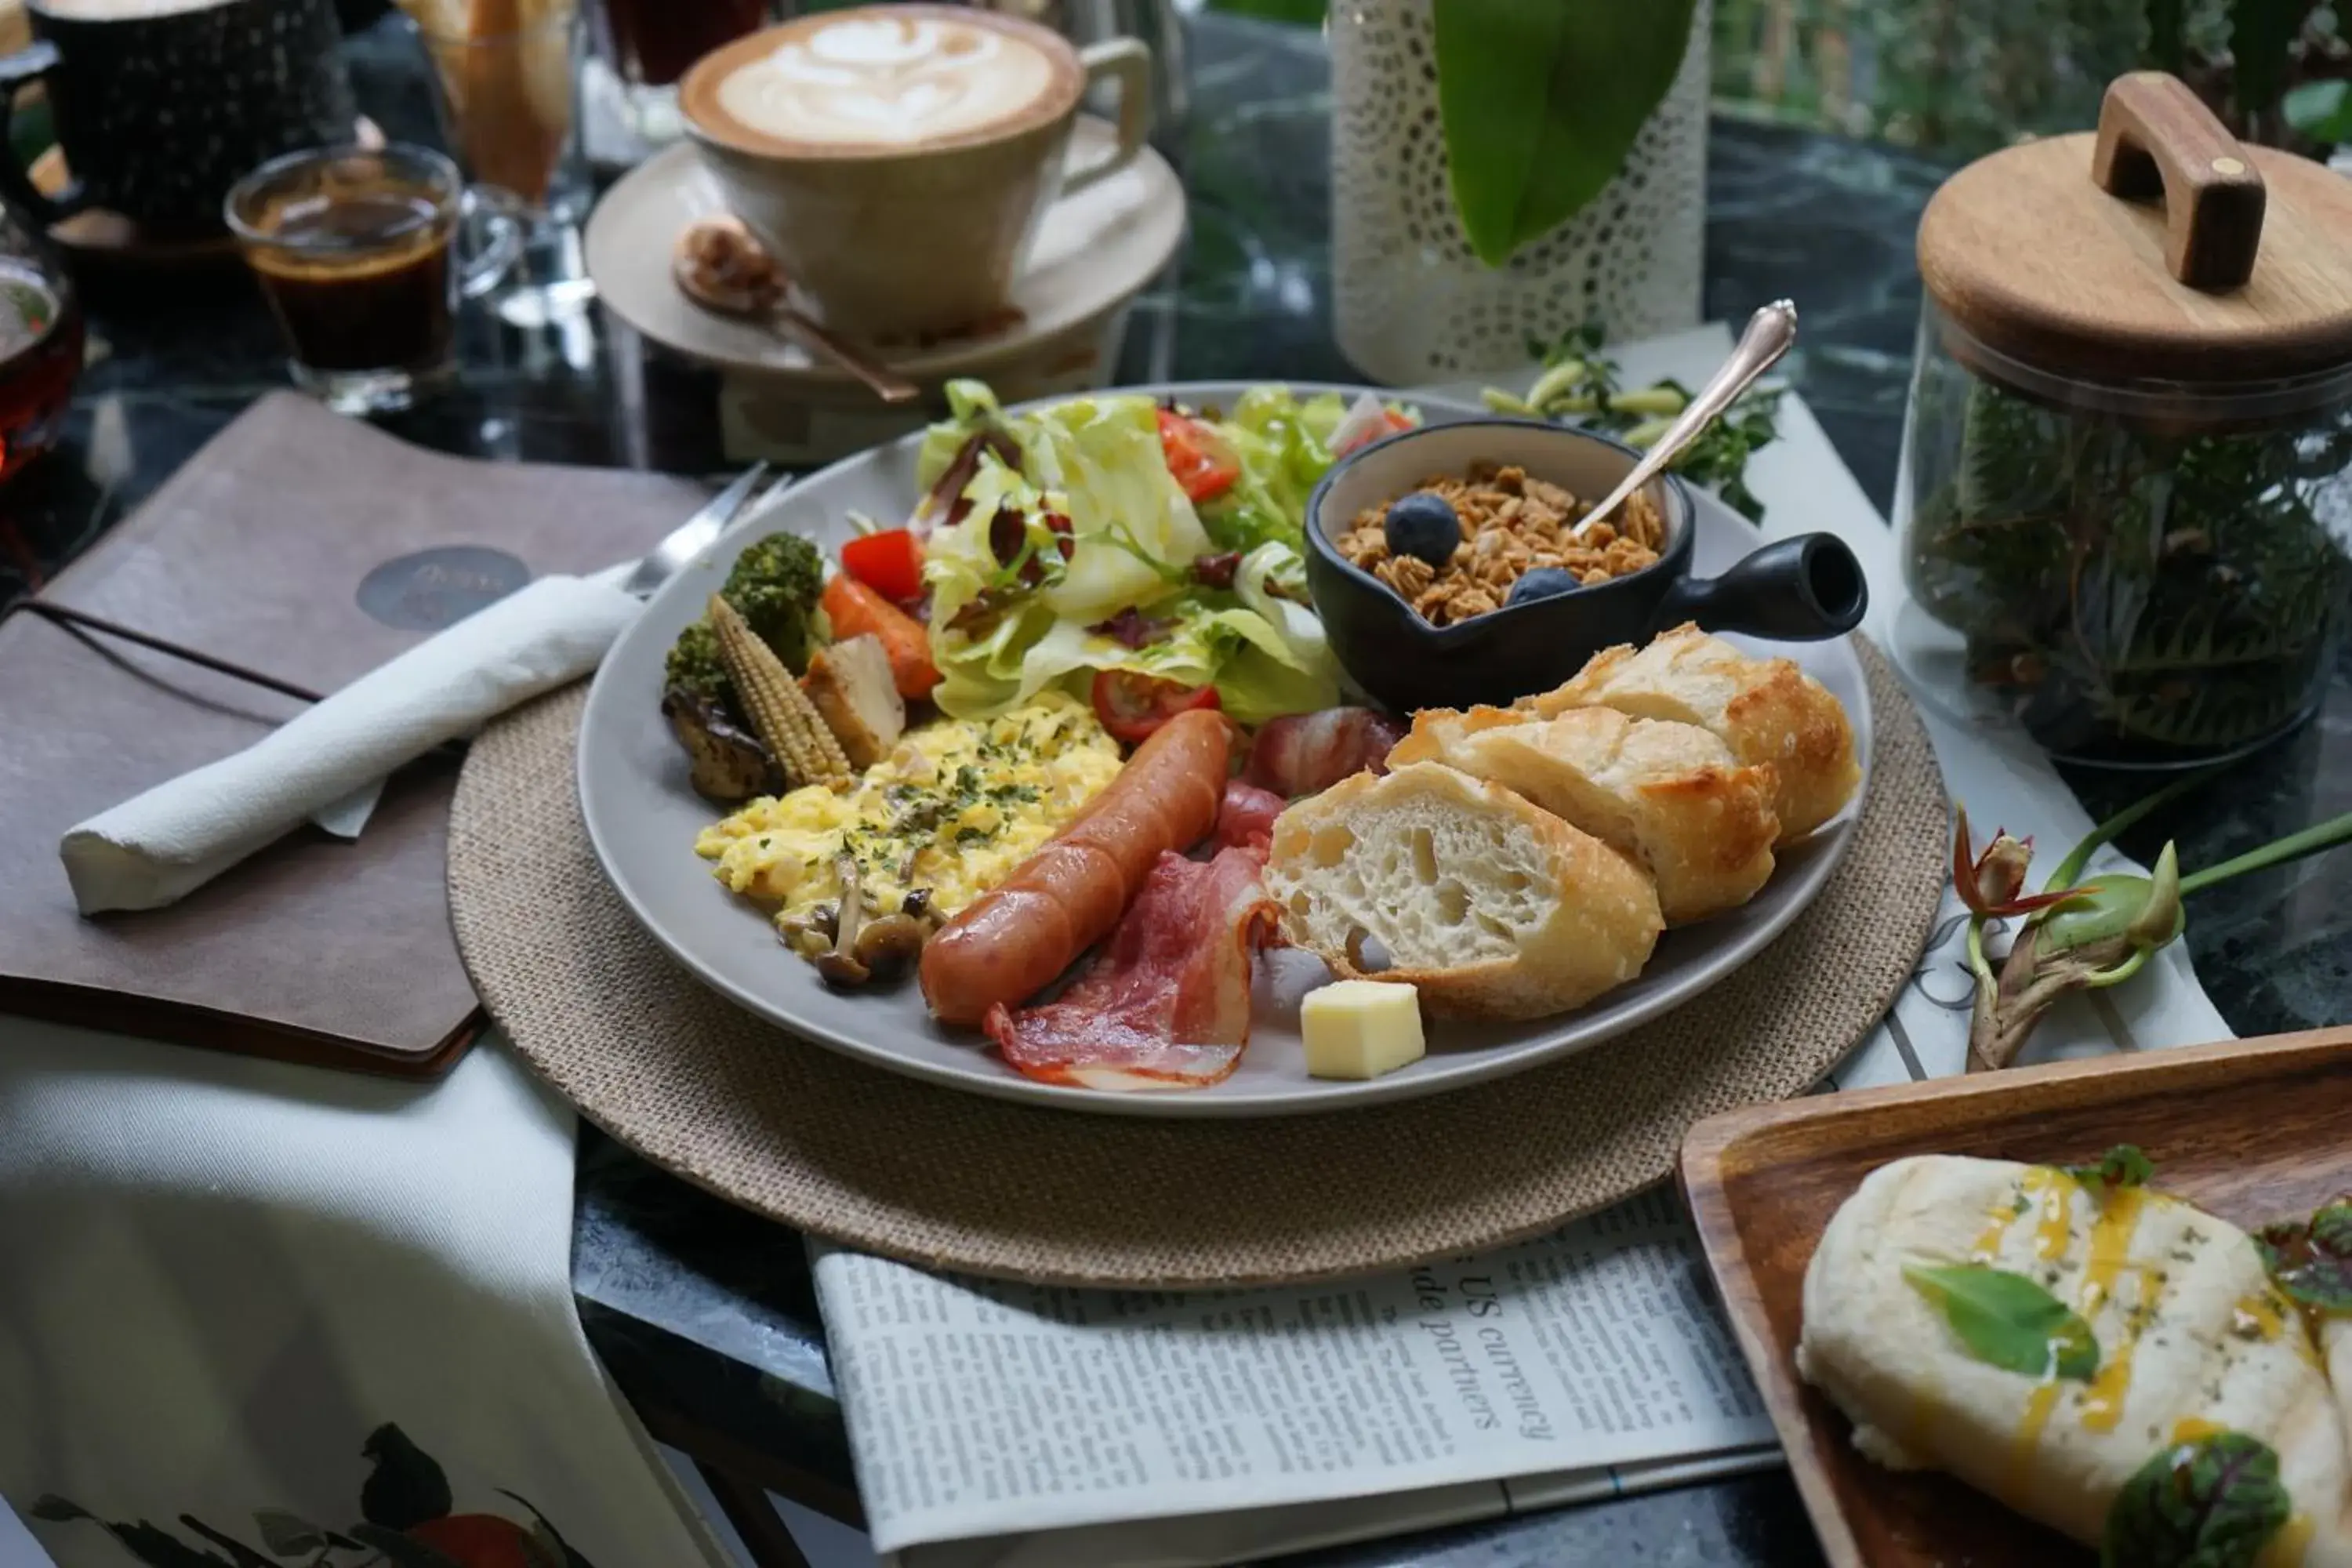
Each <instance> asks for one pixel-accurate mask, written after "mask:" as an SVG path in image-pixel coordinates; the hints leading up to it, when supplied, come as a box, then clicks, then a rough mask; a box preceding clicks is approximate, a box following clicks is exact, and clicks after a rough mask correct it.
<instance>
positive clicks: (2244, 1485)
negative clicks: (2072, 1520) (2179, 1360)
mask: <svg viewBox="0 0 2352 1568" xmlns="http://www.w3.org/2000/svg"><path fill="white" fill-rule="evenodd" d="M2293 1512H2294V1500H2293V1499H2291V1498H2289V1497H2288V1496H2287V1490H2286V1488H2285V1487H2284V1486H2283V1485H2281V1484H2280V1482H2279V1462H2278V1455H2277V1454H2276V1453H2274V1452H2273V1451H2272V1449H2271V1447H2270V1445H2269V1444H2267V1443H2264V1442H2263V1441H2262V1440H2261V1439H2259V1438H2255V1437H2249V1436H2246V1435H2245V1434H2244V1433H2242V1432H2216V1433H2213V1434H2212V1435H2210V1436H2204V1437H2199V1438H2196V1439H2194V1440H2192V1441H2189V1442H2185V1443H2172V1444H2168V1445H2167V1446H2166V1447H2163V1448H2161V1449H2159V1450H2158V1451H2157V1453H2156V1454H2155V1455H2154V1457H2152V1458H2150V1459H2149V1460H2148V1461H2147V1464H2145V1465H2142V1466H2141V1467H2140V1468H2138V1470H2137V1471H2136V1472H2134V1473H2133V1476H2132V1479H2130V1480H2128V1481H2126V1482H2125V1483H2124V1489H2123V1490H2121V1491H2120V1492H2117V1493H2116V1500H2115V1501H2114V1502H2113V1503H2111V1504H2109V1505H2108V1508H2107V1527H2106V1531H2105V1535H2104V1537H2103V1539H2102V1540H2101V1542H2100V1546H2099V1563H2100V1568H2253V1564H2254V1563H2255V1562H2256V1561H2257V1560H2258V1559H2259V1558H2260V1557H2261V1556H2262V1551H2263V1544H2264V1543H2265V1542H2268V1541H2269V1540H2270V1538H2271V1537H2272V1536H2273V1535H2275V1534H2277V1533H2278V1530H2279V1527H2280V1526H2281V1525H2283V1524H2284V1523H2285V1522H2286V1521H2287V1518H2288V1516H2289V1515H2291V1514H2292V1513H2293Z"/></svg>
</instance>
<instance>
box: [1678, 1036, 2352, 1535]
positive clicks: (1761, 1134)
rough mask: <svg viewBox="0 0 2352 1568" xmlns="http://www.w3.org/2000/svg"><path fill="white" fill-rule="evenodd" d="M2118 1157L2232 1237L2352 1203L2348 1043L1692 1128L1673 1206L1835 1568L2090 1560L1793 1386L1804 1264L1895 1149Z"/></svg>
mask: <svg viewBox="0 0 2352 1568" xmlns="http://www.w3.org/2000/svg"><path fill="white" fill-rule="evenodd" d="M2116 1143H2137V1144H2138V1145H2139V1146H2140V1148H2141V1149H2143V1150H2144V1151H2146V1152H2147V1156H2148V1158H2150V1159H2151V1160H2153V1161H2155V1162H2156V1183H2155V1184H2156V1185H2158V1186H2159V1187H2161V1188H2163V1189H2164V1190H2165V1191H2167V1192H2169V1193H2174V1194H2179V1196H2181V1197H2184V1198H2187V1199H2189V1201H2190V1202H2192V1203H2194V1204H2196V1205H2198V1206H2200V1208H2204V1209H2206V1210H2209V1211H2210V1212H2211V1213H2213V1214H2216V1215H2220V1216H2221V1217H2222V1218H2223V1219H2226V1220H2229V1221H2230V1222H2231V1223H2232V1224H2234V1225H2237V1226H2242V1227H2244V1228H2246V1229H2252V1228H2253V1227H2254V1226H2258V1225H2261V1224H2263V1223H2264V1222H2265V1221H2268V1220H2273V1219H2278V1218H2282V1217H2286V1216H2289V1215H2294V1216H2301V1215H2307V1214H2309V1213H2310V1212H2311V1210H2312V1209H2314V1208H2315V1207H2317V1206H2318V1205H2321V1204H2323V1203H2325V1202H2326V1201H2327V1200H2329V1199H2330V1198H2333V1197H2336V1196H2337V1195H2338V1194H2342V1193H2345V1192H2347V1191H2352V1028H2337V1029H2322V1030H2317V1031H2315V1032H2313V1033H2310V1034H2303V1035H2274V1036H2271V1037H2267V1038H2264V1039H2258V1040H2232V1041H2227V1042H2224V1043H2222V1044H2221V1045H2214V1046H2198V1047H2192V1048H2190V1049H2187V1050H2171V1051H2161V1052H2151V1053H2148V1054H2147V1055H2142V1056H2119V1057H2104V1058H2099V1059H2097V1060H2095V1061H2081V1062H2063V1063H2058V1064H2054V1065H2053V1066H2049V1067H2041V1068H2014V1069H2011V1070H2010V1071H2007V1072H2001V1073H1988V1074H1985V1075H1982V1076H1979V1077H1972V1078H1958V1079H1944V1080H1942V1081H1939V1082H1936V1083H1926V1084H1916V1085H1904V1086H1902V1087H1899V1088H1895V1089H1862V1090H1857V1091H1854V1092H1853V1093H1848V1094H1830V1095H1818V1096H1814V1097H1812V1098H1811V1099H1806V1100H1792V1101H1789V1102H1786V1103H1783V1104H1780V1105H1768V1106H1759V1107H1757V1108H1756V1109H1754V1110H1739V1111H1733V1112H1731V1113H1729V1114H1727V1115H1723V1116H1717V1117H1713V1118H1710V1119H1709V1120H1707V1121H1702V1122H1700V1123H1699V1124H1698V1125H1697V1126H1696V1127H1694V1128H1692V1129H1691V1131H1690V1135H1689V1136H1688V1137H1687V1138H1686V1139H1685V1140H1684V1142H1683V1151H1682V1162H1681V1167H1680V1176H1681V1182H1682V1188H1683V1196H1684V1199H1685V1202H1686V1203H1687V1204H1688V1205H1689V1206H1690V1210H1691V1213H1692V1214H1693V1215H1695V1216H1696V1219H1697V1222H1698V1233H1699V1239H1700V1241H1701V1243H1702V1245H1703V1246H1704V1247H1705V1248H1706V1260H1707V1264H1708V1267H1709V1268H1712V1269H1713V1270H1714V1271H1715V1279H1716V1284H1717V1288H1718V1289H1720V1290H1721V1292H1722V1296H1723V1302H1724V1307H1725V1310H1726V1311H1727V1313H1728V1314H1729V1316H1730V1319H1731V1325H1732V1330H1733V1332H1734V1333H1735V1334H1736V1335H1737V1337H1738V1341H1739V1348H1740V1350H1741V1351H1742V1352H1744V1353H1745V1354H1746V1355H1747V1357H1748V1366H1749V1368H1750V1369H1751V1370H1752V1371H1753V1372H1754V1373H1755V1374H1756V1381H1757V1383H1758V1384H1759V1386H1760V1387H1761V1388H1762V1390H1763V1394H1764V1402H1765V1405H1766V1406H1767V1407H1768V1408H1769V1410H1770V1411H1771V1413H1772V1424H1773V1425H1774V1426H1776V1427H1778V1428H1779V1430H1780V1441H1781V1442H1782V1443H1783V1444H1784V1445H1785V1446H1786V1447H1787V1448H1788V1451H1789V1468H1790V1470H1791V1471H1792V1472H1793V1473H1794V1474H1795V1476H1796V1478H1797V1487H1798V1489H1799V1490H1800V1491H1801V1493H1802V1494H1803V1495H1804V1500H1805V1507H1806V1510H1808V1511H1809V1512H1810V1513H1811V1515H1812V1521H1813V1529H1814V1531H1816V1532H1817V1533H1819V1535H1820V1536H1821V1539H1822V1550H1823V1551H1824V1552H1827V1553H1828V1555H1829V1560H1830V1562H1831V1563H1833V1564H1835V1565H1836V1568H1865V1565H1867V1568H1931V1565H1932V1568H1969V1565H1975V1568H2006V1565H2009V1564H2016V1563H2036V1564H2048V1565H2051V1568H2074V1565H2075V1564H2088V1563H2093V1562H2094V1561H2095V1558H2094V1554H2093V1553H2091V1552H2086V1551H2084V1550H2083V1549H2081V1548H2079V1547H2076V1546H2074V1545H2072V1544H2071V1543H2069V1542H2065V1541H2064V1540H2063V1539H2061V1538H2060V1537H2058V1536H2057V1535H2055V1534H2054V1533H2053V1532H2051V1531H2047V1530H2044V1529H2042V1527H2041V1526H2039V1525H2035V1524H2031V1523H2028V1522H2027V1521H2025V1520H2023V1519H2021V1518H2020V1517H2019V1516H2017V1515H2015V1514H2012V1513H2011V1512H2010V1511H2009V1510H2007V1509H2004V1508H2001V1507H2000V1506H1999V1505H1997V1504H1995V1503H1993V1502H1991V1501H1990V1500H1988V1499H1986V1498H1985V1497H1983V1496H1981V1495H1980V1494H1979V1493H1977V1492H1975V1491H1972V1490H1970V1489H1969V1488H1967V1487H1965V1486H1963V1485H1961V1484H1960V1483H1959V1482H1958V1481H1956V1480H1952V1479H1949V1478H1948V1477H1944V1476H1940V1475H1927V1474H1911V1475H1905V1474H1898V1473H1897V1472H1895V1471H1892V1470H1886V1469H1882V1468H1879V1467H1878V1466H1876V1465H1874V1464H1873V1463H1871V1462H1870V1461H1869V1460H1867V1459H1864V1458H1863V1457H1862V1456H1861V1455H1859V1454H1857V1453H1855V1452H1854V1450H1853V1444H1852V1442H1851V1441H1850V1436H1851V1432H1852V1428H1851V1426H1850V1425H1849V1424H1848V1422H1847V1421H1846V1418H1845V1417H1844V1415H1842V1414H1840V1413H1839V1412H1838V1410H1837V1409H1836V1407H1835V1406H1833V1405H1831V1404H1830V1402H1829V1401H1828V1400H1827V1399H1825V1398H1824V1397H1822V1395H1821V1394H1818V1393H1816V1392H1815V1391H1814V1390H1813V1389H1811V1387H1809V1386H1807V1385H1806V1384H1803V1383H1801V1381H1800V1380H1799V1379H1798V1376H1797V1369H1796V1361H1795V1352H1796V1346H1797V1333H1798V1328H1799V1322H1800V1316H1801V1293H1802V1290H1803V1285H1804V1278H1805V1265H1806V1264H1807V1263H1808V1262H1810V1261H1811V1258H1812V1256H1813V1247H1814V1244H1815V1243H1816V1242H1817V1241H1819V1240H1820V1238H1821V1234H1822V1229H1823V1228H1824V1227H1825V1226H1827V1225H1828V1224H1829V1220H1830V1216H1831V1215H1832V1214H1834V1213H1835V1212H1836V1210H1837V1206H1838V1205H1839V1204H1841V1203H1843V1202H1844V1201H1845V1198H1846V1197H1847V1195H1848V1194H1851V1193H1852V1192H1853V1190H1854V1188H1855V1187H1856V1186H1857V1185H1859V1184H1861V1181H1862V1179H1863V1177H1864V1176H1865V1175H1867V1174H1868V1173H1870V1172H1871V1171H1872V1170H1873V1169H1874V1168H1875V1167H1876V1166H1878V1165H1881V1164H1884V1163H1886V1162H1887V1161H1889V1160H1894V1159H1899V1158H1900V1157H1902V1156H1903V1155H1906V1154H1976V1155H1981V1156H1984V1157H1986V1158H1989V1159H2003V1160H2023V1161H2028V1162H2032V1163H2044V1164H2046V1163H2086V1162H2089V1161H2094V1160H2095V1159H2097V1158H2098V1156H2099V1155H2100V1154H2101V1153H2103V1152H2105V1151H2106V1150H2107V1149H2108V1148H2110V1147H2111V1146H2113V1145H2115V1144H2116Z"/></svg>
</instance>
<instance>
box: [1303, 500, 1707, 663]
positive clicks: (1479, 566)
mask: <svg viewBox="0 0 2352 1568" xmlns="http://www.w3.org/2000/svg"><path fill="white" fill-rule="evenodd" d="M1418 488H1419V489H1423V490H1427V491H1429V492H1431V493H1433V494H1434V495H1438V496H1442V497H1444V500H1446V502H1447V504H1449V505H1450V506H1452V507H1453V508H1454V514H1455V515H1456V516H1458V517H1459V518H1460V519H1461V520H1462V542H1461V543H1460V544H1459V545H1457V546H1456V547H1455V549H1454V556H1453V559H1451V560H1450V561H1448V562H1447V563H1445V564H1444V566H1443V567H1434V566H1432V565H1431V564H1430V563H1428V562H1426V561H1423V560H1422V559H1421V558H1420V557H1418V556H1413V555H1393V554H1391V553H1390V552H1389V546H1388V535H1387V532H1386V530H1385V527H1384V522H1385V519H1386V517H1387V513H1388V509H1389V507H1390V505H1391V503H1392V500H1393V499H1394V498H1391V501H1383V502H1381V504H1380V505H1378V506H1373V507H1367V508H1365V509H1364V510H1362V511H1360V512H1358V513H1357V514H1356V519H1355V521H1353V522H1351V523H1349V525H1348V530H1347V531H1346V532H1344V533H1342V534H1340V535H1339V538H1338V539H1337V540H1336V541H1335V543H1336V544H1337V545H1338V547H1339V553H1340V554H1342V555H1344V556H1346V557H1347V558H1348V559H1349V560H1350V561H1352V562H1354V563H1356V564H1357V565H1359V566H1360V567H1362V568H1363V569H1364V570H1365V571H1367V572H1370V574H1372V575H1373V576H1375V577H1378V578H1379V579H1380V580H1381V582H1383V583H1386V584H1388V585H1389V586H1390V587H1391V588H1393V589H1395V590H1396V592H1397V596H1398V597H1400V598H1402V599H1403V600H1404V602H1405V603H1407V604H1409V605H1412V607H1413V609H1414V611H1415V612H1417V613H1418V614H1419V615H1420V616H1421V617H1422V618H1423V620H1425V621H1427V622H1428V623H1429V624H1430V625H1432V626H1451V625H1453V624H1454V622H1456V621H1466V620H1468V619H1469V618H1470V617H1471V616H1483V615H1485V614H1486V612H1487V611H1489V610H1496V609H1500V608H1502V605H1503V601H1504V599H1505V598H1506V597H1507V595H1509V594H1510V591H1511V584H1514V583H1516V582H1517V581H1518V580H1519V578H1520V576H1521V575H1522V574H1525V573H1528V572H1531V571H1534V570H1535V569H1536V568H1537V567H1538V566H1558V567H1561V568H1564V569H1565V570H1567V571H1568V572H1570V573H1571V574H1574V576H1575V577H1576V579H1577V581H1578V582H1579V583H1580V584H1587V585H1590V584H1594V583H1606V582H1608V581H1609V580H1610V579H1611V578H1612V577H1622V576H1623V575H1624V574H1627V573H1629V572H1638V571H1640V570H1641V569H1642V568H1643V567H1644V566H1649V565H1653V564H1654V563H1656V562H1657V559H1658V552H1659V550H1660V548H1661V547H1662V546H1663V545H1664V542H1665V523H1664V520H1663V519H1661V518H1660V517H1659V515H1658V509H1657V507H1656V505H1655V504H1654V502H1653V501H1652V500H1651V499H1650V497H1649V496H1648V495H1647V494H1636V495H1634V496H1633V498H1632V499H1631V500H1628V501H1626V502H1625V504H1624V505H1623V506H1622V507H1620V508H1619V509H1618V510H1617V513H1616V515H1615V517H1614V518H1612V520H1611V521H1608V522H1601V523H1595V524H1594V525H1593V526H1592V528H1591V531H1589V532H1587V533H1586V534H1585V536H1584V537H1583V538H1582V539H1579V540H1573V541H1571V540H1570V539H1569V538H1567V537H1566V534H1567V531H1568V530H1569V529H1570V528H1573V527H1574V526H1575V525H1576V523H1577V521H1578V520H1579V519H1580V518H1582V517H1583V516H1584V514H1585V513H1586V512H1588V511H1590V510H1591V503H1589V502H1585V501H1580V500H1577V499H1576V498H1575V497H1574V496H1572V495H1570V494H1569V493H1568V491H1566V490H1564V489H1561V488H1560V487H1559V486H1558V485H1555V484H1552V483H1550V482H1549V481H1548V480H1545V479H1530V478H1528V475H1527V474H1526V473H1525V472H1523V471H1522V470H1520V469H1518V468H1510V467H1498V466H1496V465H1495V464H1492V463H1481V464H1477V465H1475V466H1473V467H1472V468H1471V469H1470V472H1469V473H1468V475H1467V476H1465V478H1462V479H1447V478H1445V477H1444V476H1442V475H1441V476H1436V477H1433V478H1431V479H1423V481H1422V482H1421V484H1420V486H1419V487H1418Z"/></svg>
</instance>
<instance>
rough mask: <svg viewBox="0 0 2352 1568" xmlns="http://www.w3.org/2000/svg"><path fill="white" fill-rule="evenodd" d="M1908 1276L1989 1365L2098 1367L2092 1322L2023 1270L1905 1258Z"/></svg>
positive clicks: (2037, 1369)
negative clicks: (2016, 1270)
mask: <svg viewBox="0 0 2352 1568" xmlns="http://www.w3.org/2000/svg"><path fill="white" fill-rule="evenodd" d="M1903 1278H1904V1279H1907V1280H1909V1281H1910V1282H1911V1288H1912V1289H1915V1290H1916V1291H1918V1292H1919V1294H1921V1295H1922V1296H1925V1297H1927V1299H1928V1300H1930V1301H1933V1302H1935V1303H1936V1305H1937V1307H1939V1308H1941V1309H1942V1310H1943V1313H1944V1321H1946V1322H1948V1323H1949V1324H1950V1325H1951V1326H1952V1332H1954V1333H1956V1334H1958V1336H1959V1337H1960V1343H1961V1344H1962V1345H1964V1346H1966V1347H1967V1348H1968V1352H1969V1354H1970V1355H1972V1356H1974V1357H1976V1359H1977V1360H1979V1361H1980V1362H1984V1363H1987V1364H1988V1365H1991V1366H1997V1367H2000V1368H2002V1369H2004V1370H2005V1371H2009V1372H2015V1373H2023V1374H2024V1375H2026V1376H2027V1377H2051V1376H2053V1375H2054V1376H2058V1377H2070V1378H2074V1379H2075V1380H2077V1381H2079V1382H2088V1381H2089V1380H2090V1379H2091V1378H2092V1377H2093V1376H2095V1374H2096V1373H2097V1372H2098V1370H2099V1342H2098V1341H2097V1339H2095V1337H2093V1335H2092V1333H2091V1325H2090V1324H2088V1323H2086V1322H2084V1321H2083V1320H2082V1319H2081V1318H2080V1317H2079V1316H2077V1315H2076V1314H2074V1312H2071V1311H2069V1310H2067V1309H2066V1305H2065V1303H2064V1302H2063V1301H2061V1300H2058V1298H2057V1297H2055V1296H2053V1295H2052V1294H2051V1293H2050V1292H2049V1291H2047V1290H2045V1289H2042V1287H2041V1286H2039V1285H2037V1284H2035V1283H2034V1282H2033V1281H2032V1280H2031V1279H2027V1278H2026V1277H2025V1276H2024V1275H2022V1274H2012V1273H2011V1272H2010V1271H2009V1270H2008V1269H2006V1268H1993V1267H1991V1266H1990V1264H1983V1263H1954V1264H1940V1265H1939V1264H1927V1263H1906V1264H1905V1265H1904V1266H1903Z"/></svg>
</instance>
